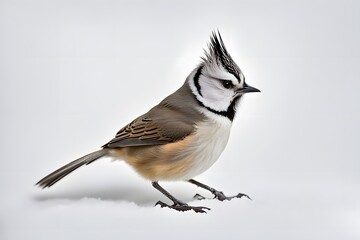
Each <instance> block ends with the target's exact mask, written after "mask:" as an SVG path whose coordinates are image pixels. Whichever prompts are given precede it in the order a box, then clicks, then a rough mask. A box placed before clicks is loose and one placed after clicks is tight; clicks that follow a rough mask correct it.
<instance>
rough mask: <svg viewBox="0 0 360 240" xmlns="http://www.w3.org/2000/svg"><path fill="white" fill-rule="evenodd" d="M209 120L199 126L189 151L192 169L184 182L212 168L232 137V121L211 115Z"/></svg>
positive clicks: (184, 178)
mask: <svg viewBox="0 0 360 240" xmlns="http://www.w3.org/2000/svg"><path fill="white" fill-rule="evenodd" d="M210 114H211V115H214V116H211V118H209V120H207V121H204V122H201V123H199V124H198V125H197V131H196V134H195V136H194V138H195V139H194V141H193V144H192V146H191V147H190V148H189V149H188V151H189V152H188V153H190V152H191V158H192V159H193V160H192V161H193V163H192V167H191V169H190V170H189V171H188V172H187V173H186V175H184V176H183V177H182V178H183V180H189V179H191V178H193V177H195V176H197V175H199V174H201V173H203V172H204V171H206V170H207V169H208V168H209V167H211V166H212V165H213V164H214V163H215V162H216V160H218V158H219V157H220V155H221V153H222V152H223V151H224V149H225V147H226V144H227V142H228V139H229V136H230V129H231V121H230V120H229V119H227V118H225V117H223V116H218V115H216V114H214V113H210Z"/></svg>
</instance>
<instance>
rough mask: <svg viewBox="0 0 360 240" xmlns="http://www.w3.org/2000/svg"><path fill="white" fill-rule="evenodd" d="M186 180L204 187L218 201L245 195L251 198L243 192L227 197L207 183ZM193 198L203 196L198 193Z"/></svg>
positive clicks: (201, 197)
mask: <svg viewBox="0 0 360 240" xmlns="http://www.w3.org/2000/svg"><path fill="white" fill-rule="evenodd" d="M188 182H189V183H192V184H194V185H196V186H198V187H201V188H203V189H206V190H208V191H210V192H211V193H212V194H214V196H215V197H214V198H217V199H218V200H220V201H224V200H231V199H233V198H242V197H247V198H248V199H250V200H251V198H250V197H249V196H248V195H246V194H244V193H238V194H237V195H235V196H231V197H227V196H225V194H224V193H223V192H221V191H218V190H216V189H214V188H212V187H209V186H207V185H205V184H203V183H201V182H198V181H195V180H194V179H190V180H188ZM194 198H196V199H198V200H202V199H204V197H203V196H201V195H200V194H196V195H195V196H194Z"/></svg>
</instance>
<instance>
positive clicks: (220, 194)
mask: <svg viewBox="0 0 360 240" xmlns="http://www.w3.org/2000/svg"><path fill="white" fill-rule="evenodd" d="M212 194H214V198H216V199H218V200H219V201H224V200H228V201H230V200H231V199H233V198H242V197H247V198H248V199H250V200H252V199H251V198H250V197H249V196H248V195H247V194H244V193H238V194H237V195H235V196H230V197H227V196H226V195H225V194H224V193H223V192H221V191H217V190H214V191H213V192H212Z"/></svg>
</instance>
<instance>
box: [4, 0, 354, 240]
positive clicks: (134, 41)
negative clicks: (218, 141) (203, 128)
mask: <svg viewBox="0 0 360 240" xmlns="http://www.w3.org/2000/svg"><path fill="white" fill-rule="evenodd" d="M217 28H219V29H220V31H221V33H222V36H223V39H224V41H225V44H226V46H227V48H228V50H229V52H230V53H231V55H232V57H233V58H234V59H235V61H236V62H237V63H238V65H239V66H240V68H241V69H242V71H243V72H244V74H245V76H246V79H247V82H248V83H249V84H250V85H253V86H255V87H258V88H259V89H261V90H262V93H260V94H249V95H247V96H246V97H245V99H244V101H243V102H242V103H241V106H240V109H239V113H238V115H237V117H236V119H235V121H234V124H233V129H232V133H231V137H230V140H229V144H228V146H227V148H226V150H225V152H224V153H223V155H222V156H221V158H220V159H219V161H218V162H217V163H216V164H215V165H214V166H213V167H212V168H211V169H210V170H209V171H208V172H206V173H205V174H203V175H201V176H199V177H198V178H197V179H198V180H199V181H203V182H205V183H207V184H209V185H211V186H213V187H215V188H218V189H220V190H223V191H224V192H225V193H227V194H235V193H237V192H238V191H240V192H245V193H247V194H249V195H250V196H251V197H252V198H253V201H250V200H247V199H235V200H233V201H231V202H218V201H217V200H205V201H193V200H192V196H193V195H194V194H195V193H196V192H199V193H202V194H203V195H206V196H208V197H210V196H211V195H210V194H207V193H206V192H204V191H201V190H200V189H197V188H196V187H195V186H191V185H190V184H187V183H182V182H174V183H164V184H163V186H165V187H166V188H167V189H168V190H169V191H170V192H172V193H173V194H174V195H175V196H177V197H178V198H180V199H183V200H185V201H188V202H189V203H190V204H193V205H205V206H209V207H210V208H211V211H209V212H208V214H196V213H193V212H186V213H179V212H175V211H172V210H169V209H160V208H159V207H155V208H154V207H152V206H153V205H154V203H155V202H156V201H158V200H159V199H161V200H163V201H166V199H165V198H164V197H163V196H162V195H161V194H160V193H159V192H157V191H156V190H155V189H153V188H152V187H151V185H150V183H148V182H146V181H145V180H143V179H142V178H140V177H139V176H137V175H136V174H135V173H134V172H133V171H132V170H131V169H130V168H129V167H128V166H126V165H125V164H124V163H122V162H110V159H104V160H101V161H98V162H95V163H94V164H92V165H89V166H87V167H84V168H81V169H80V170H79V171H76V172H75V173H74V174H71V175H70V176H68V177H67V178H65V179H64V180H63V181H61V182H59V183H58V184H57V185H55V186H54V187H53V188H51V189H47V190H40V189H38V188H36V187H34V183H35V182H36V181H38V180H39V179H40V178H41V177H43V176H44V175H46V174H48V173H49V172H50V171H53V170H55V169H56V168H57V167H60V166H62V165H63V164H65V163H67V162H69V161H71V160H74V159H75V158H78V157H80V156H82V155H84V154H86V153H88V152H91V151H94V150H97V149H99V147H100V146H101V145H102V144H104V143H106V142H107V141H108V140H110V139H111V138H112V137H113V136H114V134H115V133H116V131H117V130H118V129H120V128H121V127H123V126H124V125H125V124H127V123H128V122H130V121H131V120H132V119H133V118H135V117H137V116H138V115H140V114H142V113H144V112H145V111H147V110H148V109H149V108H150V107H152V106H153V105H155V104H157V103H158V102H159V101H161V100H162V99H163V98H164V97H165V96H167V95H168V94H170V93H171V92H173V91H175V90H176V89H177V88H178V87H180V86H181V85H182V83H183V81H184V80H185V78H186V76H187V75H188V74H189V73H190V72H191V71H192V69H193V68H194V67H195V66H196V65H197V64H198V63H199V61H200V56H201V55H202V54H203V50H202V48H205V47H206V43H207V42H208V39H209V35H210V33H211V31H212V30H214V29H217ZM359 43H360V4H359V1H349V0H347V1H296V2H294V1H280V0H279V1H196V2H195V1H194V2H193V1H171V2H170V1H145V0H144V1H85V0H84V1H78V0H75V1H70V0H69V1H47V0H43V1H40V0H34V1H26V0H19V1H6V0H0V101H1V102H0V110H1V118H0V124H1V125H0V126H1V134H0V141H1V157H0V163H1V168H0V190H1V198H0V203H1V205H0V239H3V240H9V239H140V238H147V239H154V238H156V239H185V238H186V239H194V238H199V239H222V238H229V239H257V240H258V239H302V240H303V239H328V240H329V239H360V191H359V189H360V188H359V187H360V145H359V143H360V127H359V122H360V108H359V103H360V97H359V89H360V83H359V81H360V79H359V67H360V66H359V62H360V47H359V45H360V44H359Z"/></svg>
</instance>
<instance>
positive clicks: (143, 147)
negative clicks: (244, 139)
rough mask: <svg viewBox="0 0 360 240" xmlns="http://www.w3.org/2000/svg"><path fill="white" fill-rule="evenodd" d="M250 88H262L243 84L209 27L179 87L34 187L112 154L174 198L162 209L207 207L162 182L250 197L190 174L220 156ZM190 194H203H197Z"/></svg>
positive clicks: (199, 171)
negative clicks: (198, 54) (207, 38)
mask: <svg viewBox="0 0 360 240" xmlns="http://www.w3.org/2000/svg"><path fill="white" fill-rule="evenodd" d="M252 92H260V90H259V89H257V88H255V87H252V86H250V85H248V84H247V83H246V82H245V76H244V74H243V72H242V71H241V70H240V68H239V66H238V65H237V64H236V63H235V61H234V60H233V59H232V57H231V56H230V54H229V52H228V51H227V49H226V47H225V45H224V42H223V39H222V37H221V35H220V31H219V30H217V31H213V32H212V33H211V34H210V41H209V42H208V44H207V49H205V50H204V56H202V57H201V59H200V63H199V64H198V65H197V66H196V67H195V68H194V69H193V71H192V72H191V73H190V74H189V75H188V77H187V78H186V79H185V82H184V83H183V85H182V86H181V87H180V88H179V89H178V90H177V91H175V92H174V93H172V94H170V95H169V96H167V97H166V98H165V99H163V100H162V101H161V102H160V103H159V104H157V105H156V106H154V107H153V108H151V109H150V110H149V111H148V112H146V113H145V114H143V115H141V116H139V117H137V118H135V120H133V121H132V122H130V123H129V124H128V125H126V126H125V127H123V128H121V129H120V130H119V131H118V132H117V133H116V135H115V137H114V138H112V139H111V140H110V141H109V142H107V143H106V144H104V145H103V146H102V147H101V149H100V150H98V151H95V152H92V153H90V154H87V155H85V156H83V157H80V158H78V159H76V160H74V161H72V162H70V163H68V164H66V165H65V166H63V167H61V168H59V169H57V170H56V171H54V172H52V173H50V174H49V175H47V176H45V177H44V178H42V179H41V180H40V181H38V182H37V183H36V185H38V186H39V187H41V188H48V187H51V186H53V185H54V184H55V183H57V182H58V181H59V180H61V179H62V178H63V177H65V176H67V175H68V174H69V173H71V172H73V171H74V170H76V169H78V168H79V167H81V166H84V165H89V164H91V163H93V162H94V161H96V160H98V159H101V158H103V157H112V158H114V159H115V160H122V161H125V162H126V163H127V164H129V165H130V166H131V167H132V168H133V169H134V170H135V171H136V172H137V173H138V174H139V175H140V176H142V177H143V178H145V179H146V180H149V181H150V182H151V184H152V186H153V187H154V188H155V189H157V190H158V191H160V192H161V193H162V194H164V195H165V196H166V197H167V198H169V200H171V201H172V202H173V204H167V203H165V202H162V201H158V202H157V203H156V204H155V206H157V205H159V206H160V207H161V208H164V207H166V208H170V209H174V210H177V211H191V210H192V211H195V212H197V213H206V212H207V211H208V210H210V208H208V207H204V206H190V205H189V204H187V203H186V202H184V201H181V200H179V199H178V198H176V197H174V196H173V195H172V194H170V193H169V192H168V191H166V190H165V189H164V188H163V187H162V186H160V184H159V182H160V181H186V182H189V183H191V184H194V185H196V186H198V187H200V188H203V189H205V190H207V191H209V192H211V193H212V194H213V195H214V198H216V199H218V200H220V201H224V200H231V199H233V198H241V197H248V198H249V199H250V197H249V196H248V195H246V194H244V193H239V194H237V195H235V196H230V197H229V196H226V195H225V194H224V193H223V192H222V191H219V190H216V189H215V188H212V187H210V186H208V185H205V184H203V183H201V182H198V181H196V180H195V179H194V178H195V177H196V176H198V175H200V174H202V173H203V172H205V171H206V170H207V169H209V168H210V167H211V166H212V165H213V164H214V163H215V162H216V161H217V160H218V158H219V157H220V155H221V153H222V152H223V150H224V149H225V147H226V145H227V143H228V139H229V136H230V130H231V126H232V123H233V121H234V118H235V115H236V113H237V110H238V106H239V102H240V100H241V99H242V98H243V96H244V94H247V93H252ZM194 197H195V198H197V199H199V200H200V199H203V198H204V197H203V196H201V195H199V194H196V195H195V196H194Z"/></svg>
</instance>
